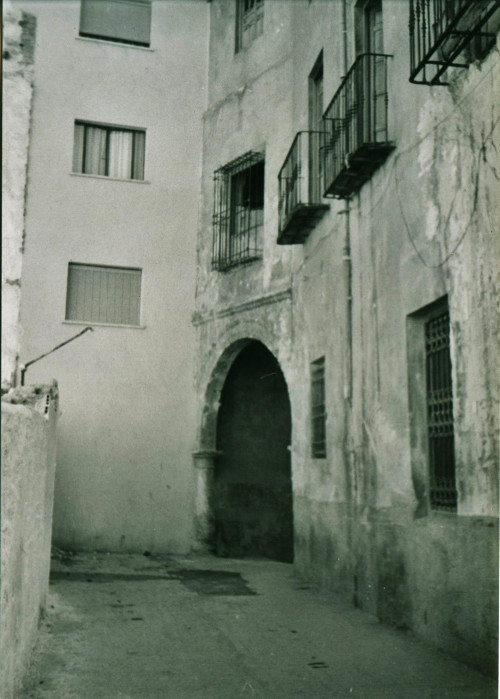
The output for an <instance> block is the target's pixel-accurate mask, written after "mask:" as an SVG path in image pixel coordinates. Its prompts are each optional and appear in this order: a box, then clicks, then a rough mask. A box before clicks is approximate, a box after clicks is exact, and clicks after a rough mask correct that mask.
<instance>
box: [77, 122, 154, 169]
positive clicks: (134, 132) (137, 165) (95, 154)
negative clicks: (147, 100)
mask: <svg viewBox="0 0 500 699" xmlns="http://www.w3.org/2000/svg"><path fill="white" fill-rule="evenodd" d="M145 149H146V133H145V131H144V130H142V129H130V128H126V127H121V126H107V125H102V124H94V123H91V122H83V121H75V138H74V145H73V172H75V173H81V174H85V175H100V176H102V177H114V178H118V179H126V180H143V179H144V158H145Z"/></svg>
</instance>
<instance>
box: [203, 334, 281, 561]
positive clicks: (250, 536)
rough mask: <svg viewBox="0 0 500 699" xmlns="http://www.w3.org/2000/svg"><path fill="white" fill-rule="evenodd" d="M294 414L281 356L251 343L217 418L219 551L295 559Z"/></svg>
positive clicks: (233, 373)
mask: <svg viewBox="0 0 500 699" xmlns="http://www.w3.org/2000/svg"><path fill="white" fill-rule="evenodd" d="M290 440H291V414H290V400H289V397H288V390H287V386H286V382H285V378H284V376H283V373H282V371H281V369H280V366H279V364H278V362H277V360H276V359H275V357H274V356H273V355H272V354H271V352H269V350H268V349H266V347H264V345H263V344H261V343H260V342H256V341H254V342H250V343H249V344H248V345H247V346H246V347H245V348H244V349H243V350H242V351H241V352H240V353H239V354H238V356H237V357H236V359H235V360H234V362H233V365H232V366H231V368H230V369H229V372H228V374H227V377H226V380H225V383H224V386H223V388H222V393H221V398H220V408H219V412H218V416H217V450H218V451H219V452H220V454H219V456H218V457H217V460H216V464H215V484H214V486H215V487H214V500H213V507H214V520H215V548H216V553H217V554H218V555H222V556H235V557H243V556H249V557H251V556H262V557H266V558H271V559H273V560H278V561H287V562H291V561H292V560H293V514H292V485H291V473H290V450H289V445H290Z"/></svg>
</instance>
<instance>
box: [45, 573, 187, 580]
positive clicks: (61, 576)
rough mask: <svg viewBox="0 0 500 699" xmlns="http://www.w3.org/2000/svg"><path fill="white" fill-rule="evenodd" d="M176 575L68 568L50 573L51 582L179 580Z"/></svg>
mask: <svg viewBox="0 0 500 699" xmlns="http://www.w3.org/2000/svg"><path fill="white" fill-rule="evenodd" d="M177 579H178V578H177V577H176V576H175V575H170V574H165V573H163V574H162V575H134V574H133V573H78V572H73V571H69V570H68V571H66V570H54V571H52V572H51V574H50V582H57V581H58V580H67V581H68V582H96V583H110V582H146V581H147V580H177Z"/></svg>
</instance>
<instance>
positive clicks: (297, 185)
mask: <svg viewBox="0 0 500 699" xmlns="http://www.w3.org/2000/svg"><path fill="white" fill-rule="evenodd" d="M323 138H324V134H323V133H322V132H320V131H299V132H298V133H297V135H296V136H295V138H294V140H293V143H292V145H291V147H290V150H289V151H288V154H287V156H286V158H285V162H284V163H283V166H282V168H281V170H280V171H279V175H278V181H279V232H278V244H279V245H294V244H296V243H303V242H304V240H305V239H306V238H307V236H308V235H309V233H310V232H311V230H312V229H313V228H314V226H315V225H316V223H317V222H318V221H319V220H320V219H321V217H322V216H323V214H324V213H325V211H326V210H327V209H328V208H329V205H328V204H325V203H323V202H322V201H321V192H322V173H321V147H322V144H323Z"/></svg>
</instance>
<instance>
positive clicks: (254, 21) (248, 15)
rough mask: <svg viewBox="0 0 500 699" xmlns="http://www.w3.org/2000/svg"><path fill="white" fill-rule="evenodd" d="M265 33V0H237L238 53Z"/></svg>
mask: <svg viewBox="0 0 500 699" xmlns="http://www.w3.org/2000/svg"><path fill="white" fill-rule="evenodd" d="M263 31H264V0H236V53H238V51H240V49H243V48H246V47H247V46H249V45H250V44H251V43H252V41H254V39H256V38H257V37H258V36H260V35H261V34H262V32H263Z"/></svg>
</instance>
